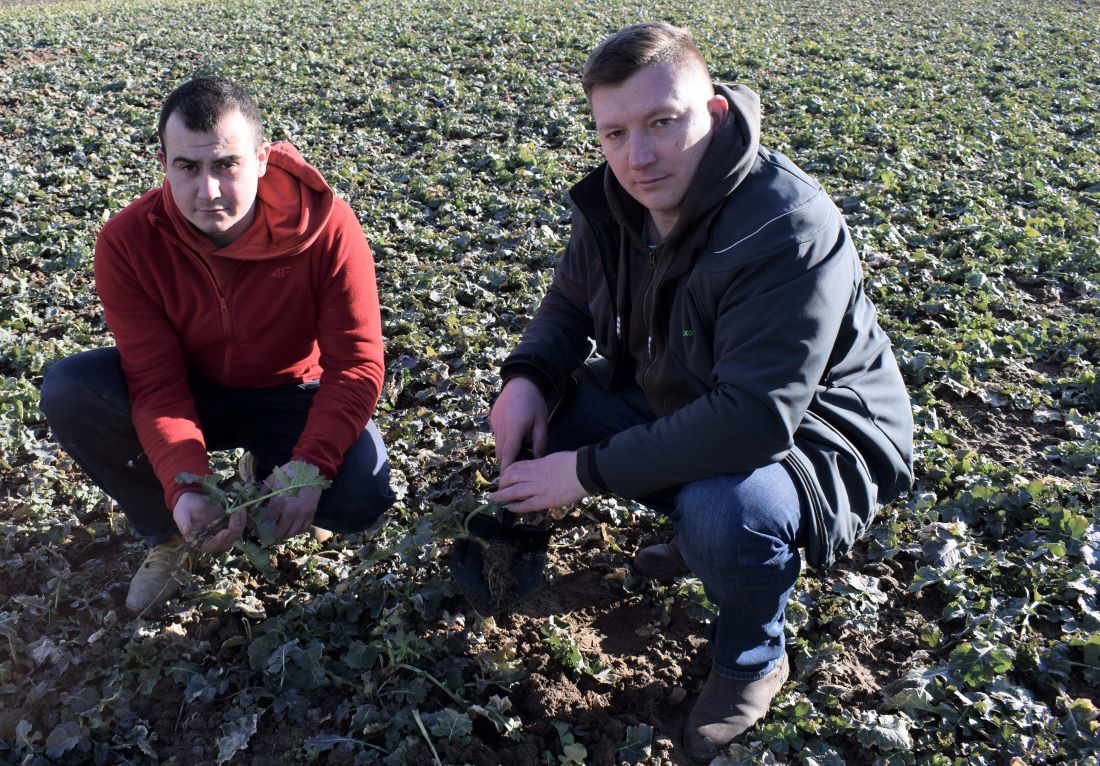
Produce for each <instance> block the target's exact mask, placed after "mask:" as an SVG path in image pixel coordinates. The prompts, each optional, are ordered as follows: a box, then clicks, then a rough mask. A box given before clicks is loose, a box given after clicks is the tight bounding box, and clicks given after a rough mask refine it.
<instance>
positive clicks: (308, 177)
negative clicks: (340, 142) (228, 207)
mask: <svg viewBox="0 0 1100 766" xmlns="http://www.w3.org/2000/svg"><path fill="white" fill-rule="evenodd" d="M161 200H162V203H163V207H162V208H161V209H160V210H153V211H151V212H150V214H149V218H150V220H151V221H152V223H153V225H155V226H156V227H157V228H159V229H160V230H161V231H163V232H164V234H166V235H167V236H170V237H172V239H174V240H176V241H177V242H178V243H179V244H180V245H182V246H183V247H186V248H187V249H189V250H191V251H193V252H195V253H197V254H199V255H201V256H204V257H205V256H211V255H216V256H218V257H220V258H232V259H235V260H241V261H257V260H264V259H268V258H283V257H286V256H291V255H298V254H299V253H302V252H304V251H305V250H307V249H308V248H309V246H310V245H312V244H313V242H314V241H315V240H316V239H317V237H318V236H320V234H321V232H322V231H323V230H324V227H325V224H326V223H327V222H328V219H329V216H331V215H332V209H333V205H334V204H335V201H336V197H335V195H334V194H333V192H332V190H331V189H330V188H329V186H328V184H327V183H325V179H324V178H323V177H322V176H321V174H320V173H319V172H318V171H317V169H316V168H314V167H313V166H312V165H310V164H309V163H308V162H306V161H305V159H304V158H303V157H302V155H301V154H299V153H298V150H297V149H295V148H294V146H293V145H291V144H290V143H289V142H287V141H278V142H276V143H273V144H272V145H271V154H270V155H269V157H268V160H267V172H266V173H264V175H263V176H261V177H260V181H259V184H258V186H257V188H256V202H255V203H254V204H255V206H256V217H255V218H254V219H253V221H252V224H251V225H250V226H249V227H248V229H247V231H245V232H244V234H242V235H241V236H240V237H238V238H237V239H236V240H235V241H233V242H231V243H230V244H228V245H226V246H225V247H219V246H218V245H216V244H215V243H214V242H211V241H210V239H208V238H207V237H206V235H205V234H203V233H202V232H201V231H199V230H198V229H197V228H196V227H195V226H194V224H192V223H191V222H190V221H188V220H187V219H186V218H185V217H184V215H183V213H181V212H180V210H179V208H177V207H176V203H175V201H174V200H173V199H172V188H171V185H170V184H169V183H168V181H167V179H166V180H165V181H164V193H163V194H162V195H161Z"/></svg>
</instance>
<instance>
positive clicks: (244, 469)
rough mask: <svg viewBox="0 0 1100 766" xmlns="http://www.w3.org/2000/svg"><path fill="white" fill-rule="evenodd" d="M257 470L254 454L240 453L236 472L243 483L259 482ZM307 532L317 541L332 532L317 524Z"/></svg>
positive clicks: (322, 541) (330, 535)
mask: <svg viewBox="0 0 1100 766" xmlns="http://www.w3.org/2000/svg"><path fill="white" fill-rule="evenodd" d="M258 472H259V469H258V467H257V465H256V456H255V455H253V454H252V453H251V452H247V451H246V452H245V453H244V454H243V455H241V459H240V460H238V461H237V473H238V474H239V475H240V477H241V481H242V482H243V483H244V484H259V483H260V477H259V475H258ZM309 534H310V536H311V537H312V538H313V539H314V540H315V541H316V542H318V543H325V542H327V541H328V540H329V539H331V538H332V532H330V531H329V530H327V529H322V528H321V527H317V526H311V527H310V528H309Z"/></svg>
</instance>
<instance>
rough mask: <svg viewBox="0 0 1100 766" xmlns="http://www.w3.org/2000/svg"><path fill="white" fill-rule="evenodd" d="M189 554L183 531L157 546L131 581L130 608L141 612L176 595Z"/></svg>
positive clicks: (127, 600)
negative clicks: (184, 542)
mask: <svg viewBox="0 0 1100 766" xmlns="http://www.w3.org/2000/svg"><path fill="white" fill-rule="evenodd" d="M186 557H187V552H186V550H185V549H184V547H183V538H182V537H180V536H179V535H176V536H175V537H173V538H172V539H171V540H169V541H168V542H166V543H161V544H160V545H157V546H154V547H153V549H152V550H151V551H149V554H148V555H147V556H146V557H145V561H144V562H143V563H142V565H141V566H140V567H138V571H137V573H136V574H135V575H134V579H133V580H131V581H130V592H129V593H127V594H126V608H127V609H129V610H130V611H131V612H133V613H135V614H141V613H143V612H145V611H147V610H149V609H152V608H153V607H156V606H160V605H161V604H163V603H164V602H165V601H167V600H168V599H170V598H171V597H172V596H174V595H176V592H177V591H179V589H180V581H179V573H180V572H179V570H180V568H181V566H184V565H187V564H189V563H190V562H185V561H184V559H186Z"/></svg>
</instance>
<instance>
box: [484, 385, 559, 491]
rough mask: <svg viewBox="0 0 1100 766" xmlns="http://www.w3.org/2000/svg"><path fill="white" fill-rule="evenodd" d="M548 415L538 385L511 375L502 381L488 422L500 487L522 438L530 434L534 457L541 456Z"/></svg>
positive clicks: (544, 400) (520, 447)
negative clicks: (497, 466)
mask: <svg viewBox="0 0 1100 766" xmlns="http://www.w3.org/2000/svg"><path fill="white" fill-rule="evenodd" d="M549 417H550V416H549V413H548V411H547V407H546V399H544V398H543V396H542V392H541V391H539V388H538V386H536V385H535V384H534V383H532V382H531V381H530V380H528V379H527V378H512V379H511V380H509V381H508V382H507V383H505V384H504V389H503V390H502V391H501V392H500V396H498V397H497V400H496V402H495V403H494V404H493V410H492V412H490V413H489V424H490V426H491V427H492V429H493V436H494V437H495V439H496V444H497V461H498V462H499V463H500V470H501V482H502V483H501V487H502V488H503V486H504V484H503V474H504V472H505V471H507V470H508V467H509V466H511V465H512V463H514V462H515V461H516V458H517V457H518V456H519V451H520V450H521V449H522V448H523V442H524V440H525V439H527V438H528V437H530V438H531V446H532V447H533V448H534V451H535V456H536V457H538V456H541V455H542V453H543V451H544V450H545V449H546V425H547V421H548V420H549ZM532 510H533V509H532Z"/></svg>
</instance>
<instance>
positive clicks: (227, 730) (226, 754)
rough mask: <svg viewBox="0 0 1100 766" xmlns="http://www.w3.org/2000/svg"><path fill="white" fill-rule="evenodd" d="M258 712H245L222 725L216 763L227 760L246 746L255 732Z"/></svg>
mask: <svg viewBox="0 0 1100 766" xmlns="http://www.w3.org/2000/svg"><path fill="white" fill-rule="evenodd" d="M259 718H260V716H259V714H258V713H245V714H243V715H241V716H240V717H239V718H238V719H236V720H235V721H230V722H229V723H227V724H225V725H224V726H222V736H220V737H218V764H219V766H220V765H221V764H223V763H227V762H229V761H230V760H231V759H232V758H233V756H235V755H236V754H237V753H238V752H240V751H241V750H244V749H246V748H247V747H248V742H249V740H250V739H252V735H253V734H255V733H256V723H257V721H259Z"/></svg>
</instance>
